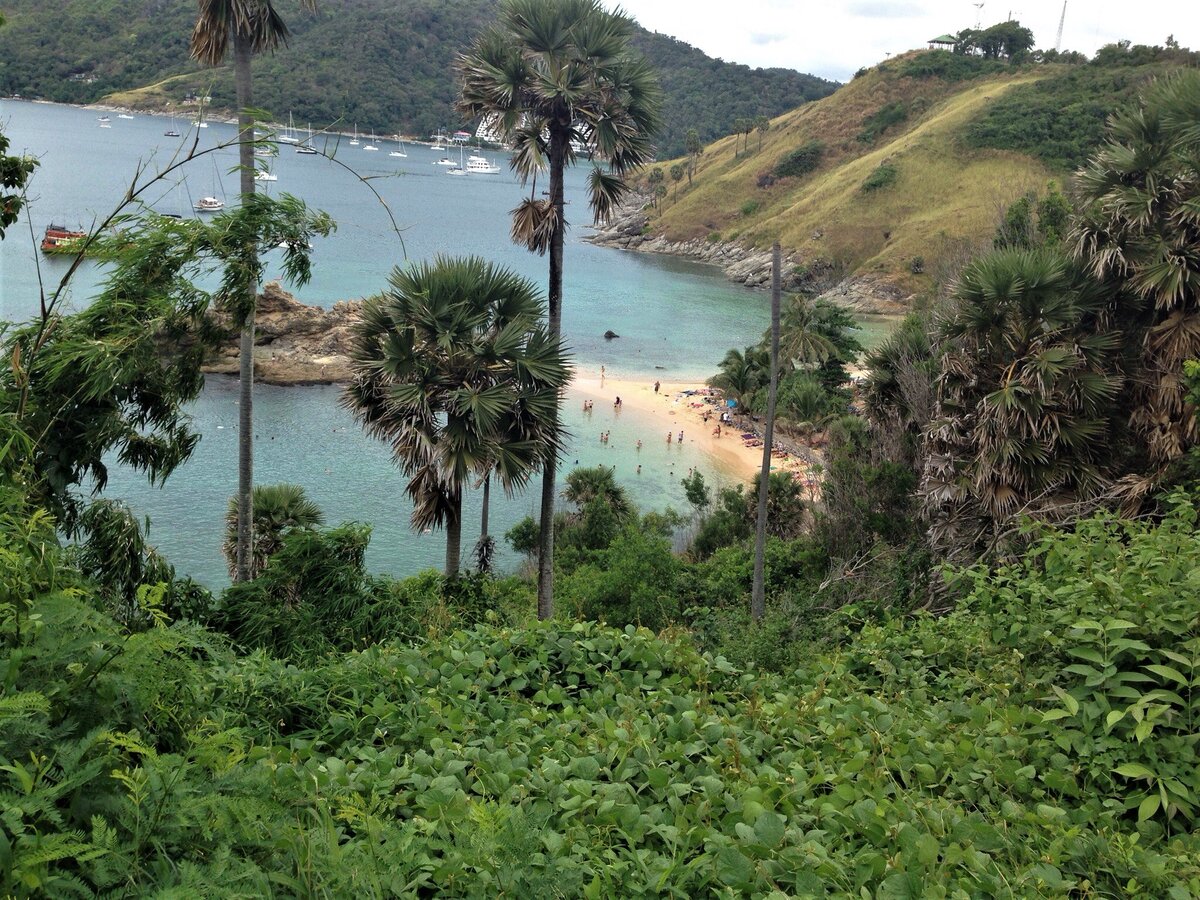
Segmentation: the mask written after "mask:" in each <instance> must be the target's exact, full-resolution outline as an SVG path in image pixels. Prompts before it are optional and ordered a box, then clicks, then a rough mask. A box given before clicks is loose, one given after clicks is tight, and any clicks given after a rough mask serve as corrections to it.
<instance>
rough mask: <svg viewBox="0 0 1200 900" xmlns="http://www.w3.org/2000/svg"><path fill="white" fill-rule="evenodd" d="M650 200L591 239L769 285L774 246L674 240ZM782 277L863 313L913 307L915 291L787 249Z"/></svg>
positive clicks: (629, 206) (625, 210) (638, 202)
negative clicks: (655, 229)
mask: <svg viewBox="0 0 1200 900" xmlns="http://www.w3.org/2000/svg"><path fill="white" fill-rule="evenodd" d="M649 202H650V198H649V197H648V196H646V195H643V194H639V195H636V196H633V197H631V198H630V199H628V200H627V201H626V202H625V203H624V204H623V205H622V206H621V207H620V208H619V209H618V211H617V212H616V214H615V215H614V216H613V218H612V220H611V222H610V223H609V224H608V225H606V226H604V227H602V228H596V229H595V231H594V233H593V234H591V235H590V236H589V237H588V238H586V240H588V241H590V242H591V243H593V244H598V245H600V246H603V247H615V248H618V249H621V250H635V251H638V252H641V253H665V254H668V255H670V256H680V257H684V258H686V259H694V260H696V261H698V262H702V263H708V264H709V265H714V266H720V267H721V268H722V269H723V270H724V272H725V277H726V278H728V279H729V280H730V281H732V282H734V283H735V284H743V285H745V286H746V287H750V288H760V289H769V288H770V286H771V251H770V250H763V249H760V248H754V247H746V246H743V245H742V244H735V243H728V242H725V241H713V240H708V239H706V238H692V239H691V240H686V241H672V240H669V239H668V238H667V237H666V236H665V235H661V234H653V233H652V232H651V230H650V217H649V215H648V214H647V213H646V211H645V210H646V207H647V205H648V204H649ZM781 275H782V278H781V280H782V284H783V289H784V290H785V291H789V292H793V293H804V294H808V295H810V296H820V297H821V298H823V299H826V300H829V301H831V302H833V303H837V304H840V305H843V306H846V307H848V308H849V309H851V310H853V311H854V312H857V313H861V314H872V315H874V314H880V315H892V314H896V313H903V312H906V311H907V310H908V309H909V308H910V306H911V300H912V297H911V295H910V294H908V293H907V292H905V291H903V290H901V289H900V288H898V287H896V286H895V285H893V284H891V283H890V282H887V281H885V280H884V279H882V278H878V277H875V276H869V275H866V276H854V277H850V278H846V279H842V280H839V278H838V273H837V268H836V267H835V266H834V265H833V264H832V263H831V262H829V261H828V260H824V259H813V260H809V259H804V258H802V257H801V256H800V255H798V254H796V253H793V252H790V251H787V250H786V249H785V250H784V253H783V271H782V273H781Z"/></svg>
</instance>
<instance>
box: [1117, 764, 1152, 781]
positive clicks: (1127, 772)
mask: <svg viewBox="0 0 1200 900" xmlns="http://www.w3.org/2000/svg"><path fill="white" fill-rule="evenodd" d="M1113 771H1114V772H1116V773H1117V774H1118V775H1124V776H1125V777H1126V778H1154V777H1155V775H1154V773H1153V772H1151V771H1150V770H1149V769H1147V768H1146V767H1145V766H1143V765H1142V764H1141V763H1122V764H1121V765H1119V766H1117V767H1116V768H1115V769H1114V770H1113Z"/></svg>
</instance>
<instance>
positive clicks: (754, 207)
mask: <svg viewBox="0 0 1200 900" xmlns="http://www.w3.org/2000/svg"><path fill="white" fill-rule="evenodd" d="M758 206H759V203H758V201H757V200H747V201H746V202H745V203H743V204H742V215H743V216H752V215H754V214H755V213H756V212H758Z"/></svg>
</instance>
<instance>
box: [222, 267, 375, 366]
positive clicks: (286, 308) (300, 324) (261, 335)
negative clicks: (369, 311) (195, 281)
mask: <svg viewBox="0 0 1200 900" xmlns="http://www.w3.org/2000/svg"><path fill="white" fill-rule="evenodd" d="M361 308H362V301H352V302H347V301H342V302H340V303H336V304H334V306H333V307H332V308H331V309H323V308H321V307H319V306H308V305H306V304H304V303H301V302H300V301H298V300H297V299H296V298H295V297H293V296H292V295H291V294H289V293H288V292H287V291H285V290H284V289H283V288H282V287H281V286H280V285H279V283H278V282H274V281H272V282H269V283H268V284H267V285H266V287H264V288H263V292H262V293H261V294H260V295H259V298H258V314H257V318H256V340H255V344H254V375H255V380H256V381H262V382H265V383H267V384H329V383H332V382H344V381H349V380H350V357H349V348H350V329H351V327H352V326H353V324H354V322H355V321H356V320H357V317H358V311H359V310H360V309H361ZM213 319H214V321H215V322H216V324H218V325H220V326H221V327H222V328H224V329H225V330H227V331H228V332H229V334H230V338H229V339H228V340H227V341H226V342H225V343H223V344H222V345H221V346H220V347H219V348H218V349H217V351H216V352H215V354H214V355H213V357H212V358H211V359H210V360H209V362H208V363H207V364H206V365H205V367H204V371H205V372H211V373H214V374H222V375H237V374H238V364H239V353H238V335H237V328H236V326H235V325H234V323H233V322H232V321H231V320H230V319H229V317H228V316H226V315H225V314H223V313H219V312H217V313H213Z"/></svg>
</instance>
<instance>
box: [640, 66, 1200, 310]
mask: <svg viewBox="0 0 1200 900" xmlns="http://www.w3.org/2000/svg"><path fill="white" fill-rule="evenodd" d="M1196 57H1197V54H1194V53H1189V52H1188V51H1186V50H1162V49H1160V48H1147V47H1134V48H1132V49H1130V48H1122V47H1114V48H1106V49H1105V50H1104V51H1101V53H1100V54H1098V55H1097V58H1096V59H1095V60H1093V61H1091V62H1088V63H1078V64H1065V63H1046V62H1040V63H1029V64H1026V65H1022V66H1010V65H1008V64H1006V63H1002V62H997V61H993V60H983V59H972V58H970V57H961V56H953V55H952V54H950V53H947V52H945V51H932V52H931V51H917V52H913V53H910V54H906V55H905V56H902V57H899V58H896V59H893V60H890V61H889V62H887V63H884V64H881V65H879V66H876V67H875V68H873V69H870V70H865V71H862V72H860V73H859V75H858V76H857V77H856V78H855V79H854V80H853V81H852V82H851V83H849V84H847V85H845V86H844V87H843V88H841V89H840V90H838V91H837V93H835V94H833V95H832V96H830V97H826V98H824V99H822V100H820V101H818V102H815V103H810V104H807V105H805V106H802V107H800V108H798V109H795V110H793V111H791V112H788V113H786V114H784V115H782V116H779V117H778V118H776V119H774V120H773V121H772V122H771V128H770V130H769V131H768V132H767V133H766V134H765V135H759V134H758V133H752V134H750V135H749V137H748V138H746V137H733V136H726V137H724V138H722V139H721V140H719V141H716V142H715V143H713V144H711V145H710V146H708V147H707V148H706V149H705V151H704V154H703V155H702V156H701V157H700V159H699V161H698V166H697V170H696V172H695V174H694V176H693V179H692V185H691V186H690V187H688V186H687V185H688V183H687V181H686V180H685V181H683V182H682V184H681V185H680V190H679V193H678V200H677V202H676V200H675V195H674V193H673V191H672V193H670V194H668V196H667V197H666V198H665V199H664V200H663V202H662V203H661V204H660V210H659V212H658V213H657V214H652V216H651V221H650V225H649V229H648V231H649V233H650V234H652V235H656V236H657V235H662V236H663V237H665V238H667V239H668V240H670V241H689V240H694V239H697V238H700V239H707V240H709V241H718V240H719V241H727V242H728V241H732V242H737V243H741V244H745V245H749V246H752V247H763V248H765V247H769V246H770V244H771V243H772V242H773V241H775V240H779V241H780V242H781V243H782V245H783V246H784V248H785V249H787V250H789V251H792V252H793V254H794V255H795V258H799V259H802V260H803V261H804V264H805V265H806V266H808V267H809V268H810V269H813V270H816V271H823V272H832V273H834V275H835V276H844V275H874V276H882V277H883V278H884V279H886V280H887V281H889V282H891V283H893V284H896V285H898V286H900V287H902V288H904V289H905V290H907V291H915V292H920V291H922V290H924V289H926V288H927V287H928V286H929V284H930V279H931V278H934V277H936V276H937V275H938V274H939V271H940V270H944V269H946V268H947V267H953V264H954V261H955V260H956V259H962V258H964V255H965V254H968V253H970V252H971V251H972V250H974V249H975V248H978V247H979V246H981V245H987V244H989V243H990V240H991V236H992V234H993V232H994V231H995V228H996V226H997V224H998V223H999V221H1000V218H1001V216H1002V214H1003V212H1004V210H1005V208H1006V207H1007V206H1008V205H1009V204H1011V203H1012V202H1013V201H1014V200H1016V199H1018V198H1019V197H1021V196H1022V195H1023V194H1026V193H1027V192H1030V191H1041V192H1045V191H1046V189H1047V185H1048V183H1049V182H1051V181H1054V182H1057V183H1058V184H1059V185H1062V184H1064V183H1065V182H1067V181H1069V178H1070V173H1071V171H1072V170H1073V169H1074V168H1075V167H1077V166H1078V165H1079V164H1080V163H1081V162H1082V161H1083V160H1084V159H1085V158H1086V156H1087V155H1088V153H1089V152H1090V151H1091V150H1092V149H1094V148H1095V147H1096V146H1097V145H1098V144H1099V142H1100V140H1101V135H1102V132H1103V127H1104V122H1105V118H1106V117H1107V116H1108V114H1109V113H1111V112H1112V111H1113V110H1114V109H1115V108H1117V106H1119V105H1121V104H1122V103H1125V102H1128V101H1129V100H1132V99H1133V97H1134V96H1135V94H1136V92H1137V90H1138V88H1139V87H1140V86H1141V85H1143V84H1145V83H1146V81H1148V80H1149V79H1151V78H1153V77H1155V76H1158V75H1161V74H1162V73H1164V72H1167V71H1170V70H1171V69H1172V68H1177V67H1179V66H1182V65H1186V64H1193V65H1194V63H1195V58H1196ZM760 137H761V138H762V140H761V146H760V141H759V138H760ZM670 165H671V164H670V163H665V164H663V166H662V168H663V170H664V172H667V171H668V170H669V168H670ZM668 184H670V179H669V178H668ZM673 187H674V186H673V185H672V188H673ZM914 269H923V270H924V271H923V272H921V273H914V271H913V270H914Z"/></svg>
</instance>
